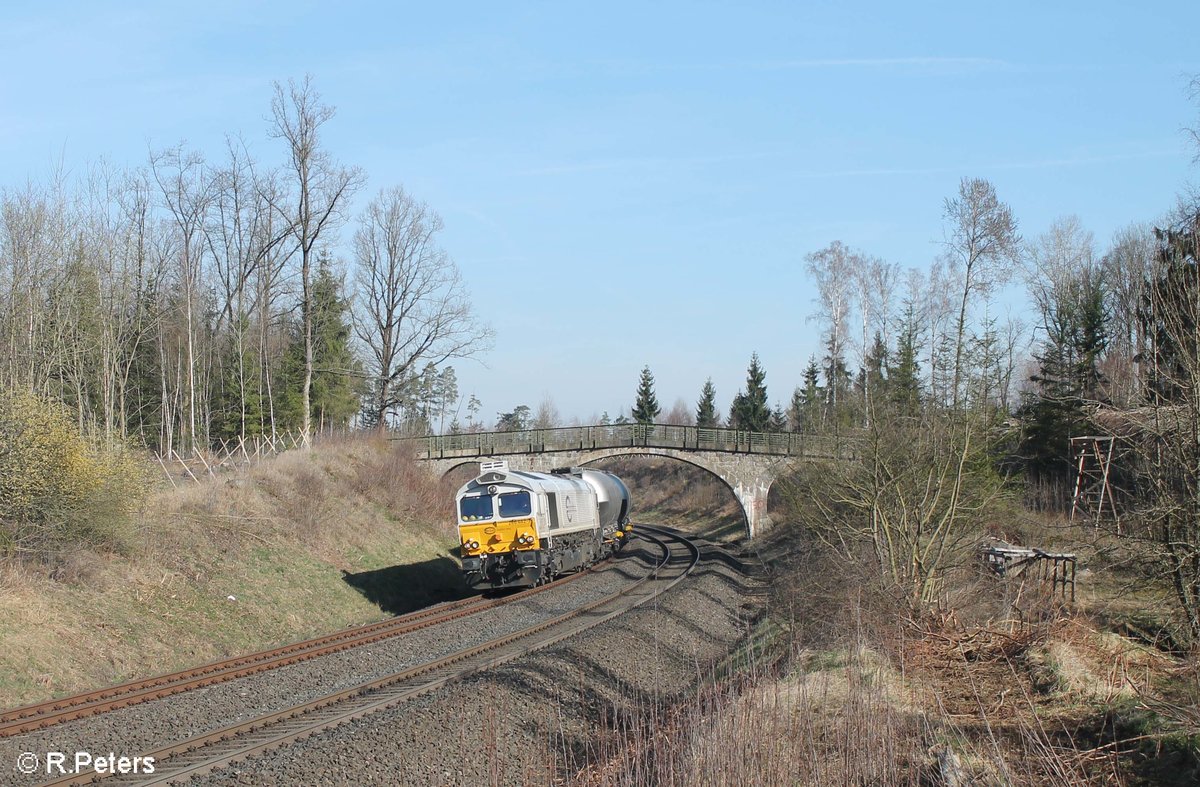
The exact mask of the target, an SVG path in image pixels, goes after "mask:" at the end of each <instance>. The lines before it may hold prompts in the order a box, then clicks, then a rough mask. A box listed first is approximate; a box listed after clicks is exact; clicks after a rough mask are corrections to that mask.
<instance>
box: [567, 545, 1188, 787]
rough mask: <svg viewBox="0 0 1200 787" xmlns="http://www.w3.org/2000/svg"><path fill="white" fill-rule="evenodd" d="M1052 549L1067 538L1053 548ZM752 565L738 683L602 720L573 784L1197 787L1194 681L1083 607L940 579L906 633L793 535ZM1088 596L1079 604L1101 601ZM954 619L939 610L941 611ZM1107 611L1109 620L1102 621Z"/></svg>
mask: <svg viewBox="0 0 1200 787" xmlns="http://www.w3.org/2000/svg"><path fill="white" fill-rule="evenodd" d="M1056 535H1057V537H1058V538H1059V539H1060V540H1062V541H1067V540H1069V538H1068V536H1069V534H1068V533H1066V532H1059V533H1057V534H1056ZM759 549H760V553H767V554H785V553H786V554H789V555H790V557H789V558H788V559H787V560H784V561H781V562H779V563H778V564H776V566H775V572H774V573H775V581H774V593H773V599H772V613H771V615H770V617H769V618H768V619H767V620H766V621H765V622H764V624H763V625H764V627H767V628H769V629H770V630H771V632H772V633H771V634H770V635H764V637H763V638H764V639H769V640H771V641H772V642H774V643H775V645H774V647H773V648H771V649H769V650H768V651H766V654H767V655H764V654H763V653H762V652H758V651H751V650H747V652H746V653H745V654H743V656H744V664H743V669H741V670H740V671H737V672H735V673H734V674H732V675H726V674H724V673H723V674H720V675H717V674H714V675H712V676H711V677H710V680H709V681H708V688H707V689H706V690H704V691H703V692H701V693H699V694H698V695H697V696H696V698H695V700H694V701H691V702H685V703H683V704H682V705H680V706H675V707H672V708H662V707H658V706H655V705H653V704H648V705H647V707H646V708H644V709H643V712H642V713H640V714H635V717H634V718H632V719H631V718H628V717H626V718H622V719H620V720H614V721H613V723H612V724H611V727H612V732H613V739H612V740H611V741H608V742H607V743H606V744H605V745H604V746H602V747H601V749H600V751H599V752H598V755H599V756H598V757H597V759H598V760H599V761H600V763H601V764H600V765H599V767H593V768H590V769H589V770H588V771H587V772H583V773H577V774H574V775H572V776H571V777H570V778H569V779H568V780H569V781H571V782H574V783H580V784H606V785H609V784H611V785H633V784H645V783H655V784H666V785H685V784H686V785H691V784H701V785H710V784H711V785H718V784H738V783H745V784H750V783H752V784H771V785H774V784H781V785H782V784H804V785H809V784H812V785H822V784H856V785H937V784H947V785H949V784H977V785H1030V786H1031V787H1032V786H1033V785H1063V786H1064V787H1065V786H1066V785H1083V784H1088V785H1142V784H1164V785H1183V784H1193V783H1196V780H1197V779H1200V767H1198V765H1200V758H1198V757H1197V753H1198V752H1200V747H1198V745H1197V744H1198V743H1200V737H1198V736H1197V735H1196V733H1197V731H1200V724H1198V722H1200V712H1198V711H1197V709H1200V703H1197V699H1198V698H1200V682H1198V681H1197V677H1198V673H1200V670H1197V669H1196V668H1195V664H1196V661H1195V659H1189V658H1183V657H1180V656H1179V655H1178V654H1171V653H1166V652H1164V651H1162V650H1161V649H1158V648H1155V647H1153V646H1152V645H1150V644H1147V643H1145V642H1140V641H1138V640H1136V639H1134V638H1131V637H1128V636H1123V635H1122V634H1120V633H1118V632H1116V631H1114V630H1113V629H1112V628H1111V627H1109V626H1107V625H1106V624H1105V622H1103V621H1101V620H1099V619H1097V618H1095V617H1093V616H1092V615H1090V614H1089V612H1088V611H1087V603H1090V602H1084V601H1082V600H1081V603H1080V604H1079V605H1077V606H1076V607H1074V608H1071V609H1067V608H1064V607H1063V606H1062V604H1061V603H1059V602H1057V601H1056V600H1054V599H1052V598H1050V597H1049V594H1047V593H1044V592H1038V589H1037V588H1036V587H1032V586H1026V587H1019V586H1017V585H1013V584H1012V583H1010V584H1009V585H1007V586H1006V585H1004V584H1003V583H1000V582H998V581H996V580H995V579H993V578H991V577H989V576H984V575H981V574H979V573H978V572H972V571H966V570H962V571H957V572H953V573H952V575H951V576H950V577H948V579H947V583H946V588H945V593H946V599H947V600H946V601H945V602H944V603H943V605H942V606H941V607H940V608H939V609H935V610H934V611H933V612H932V613H931V614H927V615H923V616H921V617H919V618H913V617H912V615H911V614H910V613H908V612H907V611H906V610H905V608H904V607H903V605H901V604H899V603H898V602H897V601H896V600H895V599H894V598H892V597H890V596H889V595H888V594H887V593H886V592H885V591H884V589H883V588H881V587H879V586H876V585H875V584H873V582H872V577H871V576H870V574H869V572H867V571H865V570H863V569H859V568H856V567H855V566H853V565H847V564H844V563H838V562H836V561H834V560H833V559H832V558H831V556H829V555H828V554H827V553H823V552H822V551H821V550H820V548H819V547H817V546H816V545H815V544H813V543H811V542H810V541H808V540H806V539H805V538H804V537H803V535H802V534H801V533H798V532H793V533H792V534H790V535H789V534H785V533H776V534H773V536H772V543H769V544H764V545H760V547H759ZM1104 595H1105V594H1104V593H1097V591H1096V589H1095V588H1094V587H1092V588H1089V589H1088V590H1087V597H1088V598H1089V599H1094V598H1095V597H1096V596H1099V597H1101V599H1103V597H1104ZM952 602H953V603H952ZM1106 608H1108V607H1106Z"/></svg>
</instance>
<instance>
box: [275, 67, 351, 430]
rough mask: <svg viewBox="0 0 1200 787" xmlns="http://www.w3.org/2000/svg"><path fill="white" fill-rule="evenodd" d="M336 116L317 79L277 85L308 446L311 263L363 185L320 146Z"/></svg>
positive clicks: (278, 134) (277, 117)
mask: <svg viewBox="0 0 1200 787" xmlns="http://www.w3.org/2000/svg"><path fill="white" fill-rule="evenodd" d="M333 115H334V108H333V107H331V106H328V105H327V104H323V103H321V96H320V95H319V94H318V93H317V91H316V89H315V88H314V87H313V84H312V77H309V76H306V77H305V78H304V81H303V82H301V83H296V82H295V81H293V80H289V81H288V85H287V89H286V90H285V89H284V86H283V85H282V84H280V83H278V82H276V83H275V96H274V98H273V99H272V100H271V136H272V137H274V138H276V139H281V140H283V142H284V144H285V145H286V146H287V149H288V153H289V155H290V167H289V171H290V174H291V175H292V177H293V178H294V181H293V185H294V188H295V193H294V195H293V199H294V203H292V204H290V206H287V207H284V206H282V205H277V206H276V208H277V209H279V210H280V211H281V213H285V214H286V219H285V221H286V223H287V224H288V226H289V227H290V228H291V234H292V237H293V238H294V239H295V241H296V250H297V251H298V252H299V253H300V289H301V310H302V312H303V321H304V383H303V386H302V393H301V407H302V408H303V414H302V418H303V422H302V426H301V435H302V439H303V441H304V444H305V445H309V444H310V443H311V441H312V378H313V315H312V311H313V309H312V263H313V260H314V258H315V249H316V245H317V241H318V240H320V239H321V237H322V236H325V235H326V234H327V233H329V232H330V231H333V230H335V229H336V227H337V225H338V224H339V222H340V221H341V220H342V214H343V211H344V209H345V207H346V203H347V202H348V201H349V199H350V197H351V196H352V195H353V194H354V192H355V191H356V190H357V189H358V187H359V185H360V184H361V182H362V173H361V172H360V171H359V170H358V169H355V168H350V167H343V166H340V165H338V164H336V163H335V162H334V161H333V159H332V158H331V157H330V155H329V153H328V152H326V151H325V150H323V149H322V148H321V146H320V131H321V127H322V126H324V125H325V123H327V122H328V121H329V120H330V119H331V118H332V117H333Z"/></svg>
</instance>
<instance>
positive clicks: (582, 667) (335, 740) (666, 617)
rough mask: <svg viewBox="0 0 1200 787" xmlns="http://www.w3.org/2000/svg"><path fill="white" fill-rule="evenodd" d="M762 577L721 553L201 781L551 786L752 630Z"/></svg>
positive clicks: (674, 696)
mask: <svg viewBox="0 0 1200 787" xmlns="http://www.w3.org/2000/svg"><path fill="white" fill-rule="evenodd" d="M755 590H756V588H755V586H754V584H753V583H752V582H750V581H749V580H747V579H746V578H745V577H742V576H740V575H739V574H737V573H736V572H735V571H734V570H733V569H731V568H729V567H728V566H726V565H721V564H717V563H714V562H707V563H704V564H702V566H701V567H700V569H699V570H698V572H697V573H696V574H695V575H694V576H693V577H692V578H691V579H689V580H687V581H685V582H684V583H682V584H681V585H680V586H679V587H677V588H676V589H674V590H672V591H670V592H669V593H668V594H666V595H665V596H664V597H663V598H662V599H661V600H659V601H658V602H657V603H651V604H648V605H647V606H645V607H642V608H639V609H636V610H633V611H631V612H629V613H626V614H625V615H623V616H621V617H620V618H618V619H617V620H615V621H611V622H609V623H606V624H603V625H602V626H600V627H598V628H596V629H593V630H591V631H589V632H586V633H584V634H581V635H580V636H578V637H574V638H572V639H570V640H568V641H567V642H566V643H563V644H560V645H557V646H554V647H552V648H548V649H546V650H544V651H541V652H538V653H536V654H533V655H531V656H528V657H525V658H522V659H518V660H516V661H514V662H511V663H509V664H506V665H504V666H502V667H500V668H497V669H495V670H491V671H488V672H485V673H481V674H477V675H474V676H471V677H469V678H466V679H464V680H462V681H460V682H458V683H455V684H452V685H450V686H447V687H445V688H442V689H439V690H437V691H434V692H431V693H429V694H427V695H425V696H423V697H421V698H419V699H417V700H415V701H412V702H408V703H405V704H403V705H401V706H398V707H396V708H392V709H389V710H385V711H382V712H379V713H376V714H373V715H371V716H368V717H365V718H363V719H359V720H357V721H354V722H351V723H348V724H345V725H343V726H341V727H338V728H336V729H334V730H329V731H326V732H323V733H318V734H315V735H313V736H312V737H310V738H307V739H305V740H303V741H299V742H297V743H293V744H291V745H289V746H286V747H282V748H280V749H276V750H274V751H271V752H267V753H265V754H263V755H260V756H258V757H255V758H253V759H251V760H248V761H246V762H242V763H238V764H236V765H234V766H231V767H229V768H226V769H224V770H222V771H218V772H216V773H213V774H209V775H206V776H204V777H199V778H197V779H194V780H193V783H195V784H212V785H246V784H276V785H285V784H286V785H290V784H318V785H320V784H348V783H353V784H438V785H441V784H464V785H466V784H469V785H475V784H546V783H550V782H553V781H555V780H556V779H563V778H570V777H571V776H572V775H573V774H575V773H576V772H577V771H579V770H580V769H581V768H585V767H587V766H588V765H589V764H590V763H594V762H603V761H604V760H605V759H606V757H607V755H609V754H612V753H613V752H615V751H616V747H619V746H620V745H621V741H620V736H619V735H618V734H616V733H613V732H612V729H613V727H614V726H618V727H619V726H621V725H638V724H644V723H647V724H652V723H653V718H650V717H652V716H653V715H654V714H658V713H662V712H663V709H664V708H666V707H669V705H670V704H671V703H672V702H675V701H678V700H680V699H686V698H687V697H689V696H692V692H693V691H694V689H695V687H696V685H697V684H698V682H699V681H700V680H701V679H703V677H705V676H707V675H709V674H710V670H711V666H712V665H713V664H714V663H715V662H718V661H720V660H721V659H723V658H724V657H725V656H727V655H728V654H729V653H730V652H731V651H732V650H733V649H734V648H736V646H737V645H738V643H739V642H740V641H741V639H742V637H743V636H744V634H745V633H746V631H747V628H748V626H749V623H750V620H751V618H752V617H753V615H754V612H755V604H756V601H755V600H754V599H755V596H754V593H755Z"/></svg>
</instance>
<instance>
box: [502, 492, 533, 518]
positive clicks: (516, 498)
mask: <svg viewBox="0 0 1200 787" xmlns="http://www.w3.org/2000/svg"><path fill="white" fill-rule="evenodd" d="M532 511H533V506H532V504H531V503H530V502H529V493H528V492H509V493H508V494H506V495H500V516H502V517H510V516H529V514H530V513H531V512H532Z"/></svg>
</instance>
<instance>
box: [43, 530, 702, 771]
mask: <svg viewBox="0 0 1200 787" xmlns="http://www.w3.org/2000/svg"><path fill="white" fill-rule="evenodd" d="M638 532H639V536H640V537H641V538H644V539H647V540H650V541H652V542H655V543H656V544H657V545H658V546H659V548H660V549H661V558H660V559H659V561H658V563H657V565H656V566H655V568H654V569H653V571H651V572H650V573H649V574H648V575H646V576H645V577H643V578H641V579H639V580H637V581H635V582H633V583H632V584H630V585H629V586H628V587H626V588H625V589H623V590H621V591H620V592H618V593H615V594H612V595H610V596H607V597H604V598H601V599H599V600H597V601H593V602H591V603H589V604H587V605H585V606H582V607H580V608H578V609H575V610H573V611H571V612H568V613H566V614H563V615H560V616H558V617H556V618H553V619H551V620H548V621H545V622H543V623H541V624H538V625H536V626H533V627H531V628H528V629H525V630H523V631H519V632H516V633H514V634H510V635H506V636H503V637H499V638H497V639H493V640H490V641H488V642H485V643H483V644H482V645H479V646H476V647H472V648H468V649H466V650H462V651H460V652H458V653H454V654H452V655H450V656H448V657H446V658H442V659H439V660H437V661H433V662H430V663H427V664H423V665H420V666H418V667H415V668H412V669H407V670H404V671H402V672H397V673H394V674H392V675H388V676H386V677H384V678H381V679H378V680H373V681H370V682H367V683H363V684H361V685H358V686H355V687H353V688H350V689H347V690H345V691H341V692H337V693H335V694H331V695H328V696H326V697H322V698H320V699H317V700H314V701H312V702H308V703H304V704H301V705H297V706H295V707H292V708H288V709H286V710H283V711H280V712H278V713H272V714H269V715H266V716H260V717H258V718H255V719H251V720H249V721H246V722H243V723H240V724H235V725H231V726H228V727H225V728H223V729H219V730H216V731H214V732H211V733H207V734H204V735H200V736H197V737H195V738H191V739H189V740H186V741H183V742H182V743H178V744H173V745H170V746H166V747H164V748H161V749H158V750H156V751H152V752H147V753H145V754H144V755H142V756H143V757H153V758H154V762H155V764H156V768H155V773H154V774H153V775H139V776H135V777H126V778H128V779H129V781H128V783H130V784H138V785H145V784H165V783H168V782H174V781H177V780H183V779H187V778H190V777H192V776H199V775H203V774H205V773H208V772H211V771H213V770H215V769H218V768H221V767H224V766H226V765H229V764H231V763H234V762H237V761H240V760H244V759H246V758H248V757H252V756H254V755H255V754H258V753H260V752H263V751H267V750H269V749H273V748H276V747H279V746H284V745H286V744H288V743H291V742H293V741H296V740H300V739H303V738H305V737H308V736H310V735H312V734H314V733H316V732H319V731H322V730H326V729H330V728H333V727H336V726H338V725H340V724H343V723H345V722H348V721H351V720H353V719H357V718H361V717H363V716H366V715H369V714H371V713H374V712H376V711H379V710H383V709H384V708H388V707H392V706H395V705H398V704H401V703H403V702H405V701H408V700H411V699H413V698H415V697H418V696H421V695H423V694H425V693H427V692H429V691H432V690H434V689H436V688H439V687H441V686H443V685H445V684H447V683H449V682H451V681H453V680H455V679H457V678H461V677H463V676H465V675H468V674H470V673H473V672H477V671H479V670H484V669H488V668H491V667H495V666H498V665H500V664H503V663H505V662H508V661H511V660H513V659H516V658H519V657H521V656H524V655H526V654H528V653H531V652H533V651H535V650H539V649H541V648H545V647H547V646H549V645H553V644H555V643H557V642H560V641H562V640H564V639H567V638H568V637H571V636H574V635H576V634H578V633H580V632H582V631H585V630H587V629H590V628H592V627H594V626H597V625H599V624H601V623H604V622H605V621H608V620H611V619H612V618H614V617H616V616H618V615H620V614H621V613H623V612H626V611H628V610H630V609H632V608H634V607H637V606H640V605H642V604H645V603H646V602H647V601H650V600H652V599H654V598H656V597H657V596H659V595H661V594H662V593H664V592H666V591H667V590H669V589H670V588H672V587H674V586H675V585H676V584H678V583H679V582H680V581H682V580H683V579H684V578H685V577H687V576H688V574H690V573H691V571H692V569H693V568H695V566H696V565H697V564H698V563H699V560H700V550H699V548H698V547H697V546H696V545H695V544H694V543H692V542H691V541H690V540H689V539H687V538H686V537H684V536H682V535H680V534H678V533H676V532H674V531H670V530H666V529H662V528H656V527H651V526H643V525H639V526H638ZM558 585H561V583H551V584H550V585H546V586H543V588H536V589H535V590H543V589H548V588H553V587H555V586H558ZM519 595H522V596H523V595H524V594H519ZM509 598H512V597H509ZM508 600H509V599H504V601H508ZM100 780H104V781H105V783H106V784H118V783H125V782H124V781H122V780H120V777H111V776H109V775H106V774H103V775H102V774H98V773H96V772H94V771H93V772H88V773H82V774H77V775H74V776H69V777H66V778H63V779H60V780H57V781H53V782H48V784H55V785H65V784H88V783H92V782H96V781H100Z"/></svg>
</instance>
